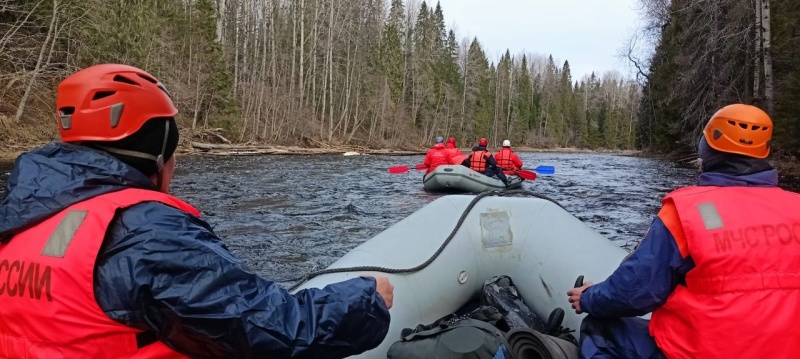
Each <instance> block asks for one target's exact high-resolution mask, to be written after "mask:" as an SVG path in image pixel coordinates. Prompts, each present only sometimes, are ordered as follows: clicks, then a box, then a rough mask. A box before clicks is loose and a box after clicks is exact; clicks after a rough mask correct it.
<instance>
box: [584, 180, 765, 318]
mask: <svg viewBox="0 0 800 359" xmlns="http://www.w3.org/2000/svg"><path fill="white" fill-rule="evenodd" d="M698 185H700V186H721V187H723V186H755V187H775V186H777V185H778V172H777V171H776V170H767V171H762V172H757V173H754V174H750V175H741V176H734V175H729V174H724V173H716V172H707V173H703V174H701V175H700V178H699V179H698ZM692 268H694V260H692V258H691V257H690V256H687V257H686V258H683V257H682V256H681V253H680V251H679V250H678V244H677V243H675V237H673V236H672V234H671V233H670V232H669V230H668V229H667V227H666V226H665V225H664V223H663V222H662V221H661V219H659V218H656V219H655V220H654V221H653V223H652V224H651V225H650V229H649V230H648V232H647V235H646V236H645V238H644V239H642V241H641V242H640V243H639V245H638V247H637V248H636V250H634V251H633V252H632V253H631V254H630V255H629V256H628V257H627V258H626V259H625V260H623V261H622V263H621V264H620V265H619V267H618V268H617V269H616V270H615V271H614V273H612V274H611V276H609V277H608V279H606V280H605V281H603V282H600V283H597V284H595V285H592V286H590V287H588V288H586V290H584V292H583V293H582V294H581V303H580V304H581V310H582V311H584V312H586V313H588V314H590V315H592V316H594V317H597V318H606V319H609V318H619V317H636V316H641V315H644V314H647V313H650V312H652V311H654V310H655V309H656V308H658V307H660V306H661V305H663V304H664V303H665V302H666V301H667V298H669V295H670V294H672V291H673V290H675V287H676V286H677V285H678V284H681V283H685V278H686V273H688V272H689V271H690V270H691V269H692Z"/></svg>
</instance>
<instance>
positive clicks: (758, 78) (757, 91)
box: [753, 0, 761, 99]
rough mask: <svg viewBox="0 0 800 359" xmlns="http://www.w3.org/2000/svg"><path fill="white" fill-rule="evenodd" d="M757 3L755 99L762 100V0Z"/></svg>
mask: <svg viewBox="0 0 800 359" xmlns="http://www.w3.org/2000/svg"><path fill="white" fill-rule="evenodd" d="M755 1H756V8H755V10H756V11H755V12H756V18H755V31H754V32H753V46H754V47H755V51H753V98H755V99H758V98H761V0H755Z"/></svg>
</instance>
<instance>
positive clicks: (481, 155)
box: [469, 151, 490, 173]
mask: <svg viewBox="0 0 800 359" xmlns="http://www.w3.org/2000/svg"><path fill="white" fill-rule="evenodd" d="M489 155H490V153H489V151H472V156H471V157H470V159H469V168H470V169H472V170H473V171H476V172H481V173H483V172H486V158H487V157H489Z"/></svg>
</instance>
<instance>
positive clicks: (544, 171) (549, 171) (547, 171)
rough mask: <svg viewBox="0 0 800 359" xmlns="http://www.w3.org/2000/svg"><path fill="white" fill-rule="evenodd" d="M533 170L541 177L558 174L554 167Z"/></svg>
mask: <svg viewBox="0 0 800 359" xmlns="http://www.w3.org/2000/svg"><path fill="white" fill-rule="evenodd" d="M533 170H534V171H536V173H538V174H540V175H552V174H555V173H556V168H555V167H553V166H539V167H536V168H534V169H533Z"/></svg>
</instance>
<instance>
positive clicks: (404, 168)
mask: <svg viewBox="0 0 800 359" xmlns="http://www.w3.org/2000/svg"><path fill="white" fill-rule="evenodd" d="M426 168H428V167H426V166H425V165H424V164H422V163H420V164H418V165H416V166H415V167H414V169H416V170H417V171H420V170H424V169H426ZM408 170H409V168H408V166H394V167H389V173H405V172H408Z"/></svg>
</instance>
